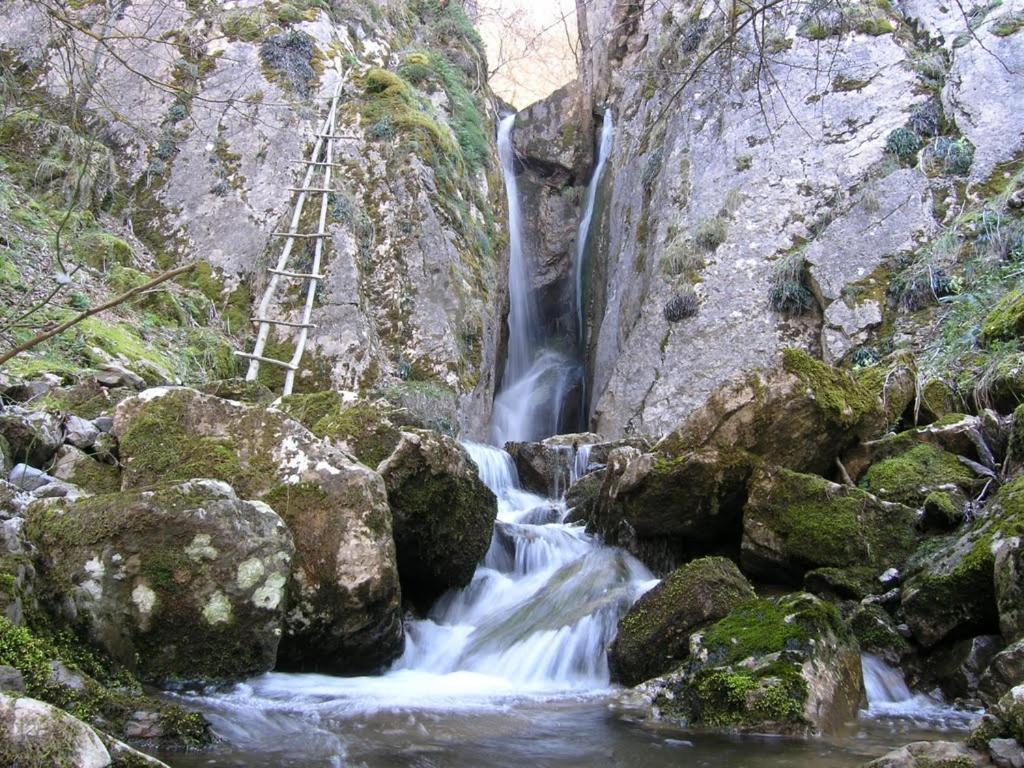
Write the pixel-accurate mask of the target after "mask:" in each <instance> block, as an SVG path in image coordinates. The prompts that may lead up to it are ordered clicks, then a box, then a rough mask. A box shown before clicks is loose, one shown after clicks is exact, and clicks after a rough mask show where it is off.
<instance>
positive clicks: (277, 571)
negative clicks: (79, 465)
mask: <svg viewBox="0 0 1024 768" xmlns="http://www.w3.org/2000/svg"><path fill="white" fill-rule="evenodd" d="M25 534H26V537H27V538H28V539H29V540H30V541H32V542H33V544H35V545H36V547H37V548H38V550H39V555H40V557H41V559H42V561H44V562H45V563H46V564H47V568H46V572H45V573H46V588H47V589H48V590H49V591H50V592H51V593H52V594H53V596H54V598H53V599H54V601H55V604H56V605H58V606H59V610H60V611H61V612H62V613H63V615H64V618H65V619H66V620H67V621H69V622H70V623H72V624H74V625H77V626H78V627H79V628H80V630H81V632H82V633H83V634H84V635H85V636H86V637H88V639H89V640H90V641H91V642H92V643H93V644H95V645H96V646H97V647H99V648H101V649H102V650H104V651H105V652H106V653H108V654H109V655H110V656H111V657H112V658H114V659H115V660H117V661H118V663H120V664H122V665H124V666H125V667H127V668H129V669H132V670H134V671H136V672H137V674H138V675H139V676H140V677H141V678H143V679H145V680H149V681H154V682H160V681H166V680H169V679H186V680H238V679H242V678H244V677H247V676H250V675H254V674H260V673H261V672H265V671H267V670H269V669H271V668H272V667H273V666H274V661H275V658H276V652H277V646H278V643H279V641H280V637H281V624H282V618H283V615H284V608H285V587H286V585H287V582H288V574H289V572H290V567H291V560H292V555H293V553H294V546H293V544H292V539H291V535H290V534H289V532H288V529H287V527H286V526H285V524H284V522H283V521H282V520H281V518H280V517H279V516H278V515H277V514H275V513H274V511H273V510H272V509H271V508H270V507H268V506H267V505H266V504H263V503H260V502H250V501H242V500H240V499H239V498H238V497H237V496H236V495H235V493H234V491H232V490H231V488H230V487H229V486H227V485H226V484H224V483H220V482H216V481H212V480H193V481H188V482H185V483H181V484H179V485H166V486H162V487H159V488H154V489H152V490H146V491H137V492H125V493H120V494H111V495H106V496H96V497H92V498H90V499H83V500H80V501H77V502H65V501H57V502H51V503H43V502H38V503H36V504H34V505H33V506H32V507H30V508H29V510H28V517H27V522H26V526H25Z"/></svg>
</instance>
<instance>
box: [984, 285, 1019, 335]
mask: <svg viewBox="0 0 1024 768" xmlns="http://www.w3.org/2000/svg"><path fill="white" fill-rule="evenodd" d="M1022 334H1024V291H1020V290H1017V291H1011V292H1010V293H1008V294H1007V295H1006V296H1004V297H1003V298H1002V299H1000V300H999V302H997V303H996V305H995V306H994V307H993V308H992V310H991V311H990V312H989V313H988V315H986V316H985V320H984V321H983V322H982V324H981V337H980V339H979V340H980V341H981V343H982V344H991V343H993V342H996V341H1010V340H1012V339H1015V338H1017V337H1019V336H1021V335H1022Z"/></svg>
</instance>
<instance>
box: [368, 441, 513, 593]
mask: <svg viewBox="0 0 1024 768" xmlns="http://www.w3.org/2000/svg"><path fill="white" fill-rule="evenodd" d="M380 474H381V476H382V477H383V478H384V484H385V486H386V487H387V491H388V502H389V503H390V505H391V511H392V514H393V515H394V532H395V547H396V549H397V552H398V572H399V575H400V577H401V580H402V593H403V595H404V596H405V597H406V599H408V600H410V601H412V602H413V603H414V604H415V605H416V606H417V607H419V608H420V609H421V610H426V609H427V608H429V607H430V605H431V604H432V603H433V602H434V601H435V600H436V599H437V598H438V597H440V596H441V595H442V594H443V593H444V592H445V591H446V590H448V589H451V588H453V587H464V586H466V585H467V584H469V582H470V580H471V579H472V578H473V573H474V572H475V571H476V566H477V563H479V562H480V561H481V560H482V559H483V556H484V555H485V554H486V553H487V548H488V546H489V545H490V542H491V532H492V530H493V528H494V520H495V518H496V517H497V514H498V506H497V500H496V499H495V498H494V494H493V493H492V492H491V490H490V489H489V488H488V487H487V486H486V485H484V484H483V482H482V481H481V480H480V476H479V474H478V471H477V467H476V464H474V463H473V460H472V459H470V457H469V454H468V453H467V452H466V450H465V449H464V448H463V447H462V446H460V445H459V444H458V443H457V442H455V441H454V440H452V439H451V438H450V437H446V436H444V435H440V434H437V433H432V432H426V431H422V430H418V431H415V432H403V433H402V437H401V440H400V441H399V443H398V447H397V448H395V450H394V452H393V453H392V454H391V456H390V457H388V459H387V460H385V461H384V462H383V463H382V464H381V465H380Z"/></svg>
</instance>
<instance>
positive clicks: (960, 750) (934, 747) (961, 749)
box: [864, 741, 991, 768]
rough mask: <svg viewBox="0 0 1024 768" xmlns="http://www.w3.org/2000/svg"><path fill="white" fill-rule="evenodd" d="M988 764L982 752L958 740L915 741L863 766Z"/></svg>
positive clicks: (968, 767)
mask: <svg viewBox="0 0 1024 768" xmlns="http://www.w3.org/2000/svg"><path fill="white" fill-rule="evenodd" d="M989 765H991V763H990V762H989V761H988V758H987V757H986V756H985V755H984V754H982V753H981V752H976V751H974V750H972V749H969V748H968V747H967V746H965V745H964V744H960V743H959V742H952V741H915V742H913V743H912V744H907V746H905V747H900V748H899V749H894V750H893V751H892V752H889V753H888V754H885V755H882V757H880V758H878V759H877V760H872V761H871V762H870V763H867V764H866V765H865V766H864V768H933V766H934V767H935V768H939V767H940V766H942V767H945V766H949V768H954V766H955V768H974V766H979V768H980V766H989Z"/></svg>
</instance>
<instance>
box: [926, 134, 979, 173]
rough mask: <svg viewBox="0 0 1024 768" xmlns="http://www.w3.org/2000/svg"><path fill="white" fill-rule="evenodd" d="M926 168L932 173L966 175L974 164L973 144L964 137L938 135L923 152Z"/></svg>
mask: <svg viewBox="0 0 1024 768" xmlns="http://www.w3.org/2000/svg"><path fill="white" fill-rule="evenodd" d="M925 156H926V158H927V163H926V168H927V169H928V170H929V171H930V172H932V173H939V174H946V175H950V176H966V175H967V174H969V173H970V172H971V165H973V164H974V145H973V144H971V142H970V141H968V140H967V139H965V138H959V139H952V138H949V137H948V136H940V137H939V138H937V139H936V140H935V141H934V142H933V143H932V144H931V146H929V147H928V150H927V152H926V153H925Z"/></svg>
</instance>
